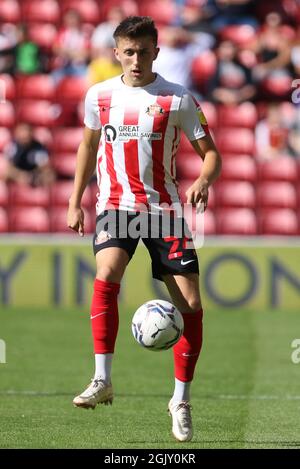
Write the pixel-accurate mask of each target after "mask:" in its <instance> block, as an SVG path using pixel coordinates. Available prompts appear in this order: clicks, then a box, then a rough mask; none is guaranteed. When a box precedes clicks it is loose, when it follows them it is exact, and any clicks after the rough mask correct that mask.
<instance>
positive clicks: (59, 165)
mask: <svg viewBox="0 0 300 469" xmlns="http://www.w3.org/2000/svg"><path fill="white" fill-rule="evenodd" d="M51 164H52V166H53V168H54V169H55V171H56V173H57V175H58V176H61V177H67V178H73V177H74V174H75V168H76V153H75V152H74V153H55V154H54V155H52V156H51Z"/></svg>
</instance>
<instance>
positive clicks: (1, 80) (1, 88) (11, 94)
mask: <svg viewBox="0 0 300 469" xmlns="http://www.w3.org/2000/svg"><path fill="white" fill-rule="evenodd" d="M15 97H16V86H15V82H14V79H13V77H12V76H10V75H8V73H1V74H0V103H1V100H6V99H8V100H9V101H13V100H14V99H15Z"/></svg>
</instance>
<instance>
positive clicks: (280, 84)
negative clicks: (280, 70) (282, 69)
mask: <svg viewBox="0 0 300 469" xmlns="http://www.w3.org/2000/svg"><path fill="white" fill-rule="evenodd" d="M292 81H293V80H292V78H291V77H290V76H287V75H271V76H269V77H267V78H265V79H264V80H263V81H262V83H261V85H260V87H261V89H262V91H263V93H264V94H266V95H267V96H269V97H278V98H286V99H287V98H288V96H289V95H290V94H291V89H292Z"/></svg>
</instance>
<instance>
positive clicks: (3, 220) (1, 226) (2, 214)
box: [0, 207, 9, 233]
mask: <svg viewBox="0 0 300 469" xmlns="http://www.w3.org/2000/svg"><path fill="white" fill-rule="evenodd" d="M8 231H9V222H8V216H7V212H6V210H4V208H2V207H0V233H7V232H8Z"/></svg>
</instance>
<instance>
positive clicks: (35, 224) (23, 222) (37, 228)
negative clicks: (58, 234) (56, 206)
mask: <svg viewBox="0 0 300 469" xmlns="http://www.w3.org/2000/svg"><path fill="white" fill-rule="evenodd" d="M9 215H10V216H9V218H10V226H11V231H17V232H23V233H48V232H49V231H50V221H49V216H48V211H47V210H46V209H45V208H42V207H19V208H14V209H12V210H11V211H10V214H9Z"/></svg>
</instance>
